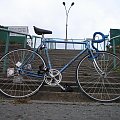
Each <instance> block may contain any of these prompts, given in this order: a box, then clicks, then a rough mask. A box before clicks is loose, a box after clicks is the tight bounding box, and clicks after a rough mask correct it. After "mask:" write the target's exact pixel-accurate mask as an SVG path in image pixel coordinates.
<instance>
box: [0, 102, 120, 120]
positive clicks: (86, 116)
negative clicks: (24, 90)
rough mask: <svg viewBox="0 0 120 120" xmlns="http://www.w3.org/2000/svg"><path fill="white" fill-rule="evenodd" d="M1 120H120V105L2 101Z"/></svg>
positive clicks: (0, 108)
mask: <svg viewBox="0 0 120 120" xmlns="http://www.w3.org/2000/svg"><path fill="white" fill-rule="evenodd" d="M0 120H120V103H63V102H59V103H57V102H56V103H54V102H47V101H45V102H43V101H30V102H28V103H14V102H12V101H4V102H3V101H2V102H0Z"/></svg>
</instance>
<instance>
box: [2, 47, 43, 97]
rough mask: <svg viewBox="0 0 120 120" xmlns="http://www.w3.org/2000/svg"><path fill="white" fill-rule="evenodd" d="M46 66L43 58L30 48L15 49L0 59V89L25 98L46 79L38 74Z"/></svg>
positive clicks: (8, 94) (10, 94)
mask: <svg viewBox="0 0 120 120" xmlns="http://www.w3.org/2000/svg"><path fill="white" fill-rule="evenodd" d="M40 65H42V66H43V67H45V62H44V60H43V58H42V57H41V56H40V55H39V54H37V53H36V52H34V51H31V50H28V49H18V50H13V51H11V52H9V53H7V54H6V55H4V56H3V57H2V58H1V59H0V91H1V92H2V93H4V94H5V95H7V96H10V97H15V98H23V97H28V96H30V95H33V94H34V93H35V92H37V91H38V90H39V88H40V87H41V86H42V84H43V81H44V75H43V74H38V71H39V67H40Z"/></svg>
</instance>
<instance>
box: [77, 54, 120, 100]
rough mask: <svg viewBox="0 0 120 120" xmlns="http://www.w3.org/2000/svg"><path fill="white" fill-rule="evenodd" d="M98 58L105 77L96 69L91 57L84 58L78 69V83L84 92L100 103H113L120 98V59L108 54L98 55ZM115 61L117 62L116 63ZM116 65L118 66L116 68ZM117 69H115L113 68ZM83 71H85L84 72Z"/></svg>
mask: <svg viewBox="0 0 120 120" xmlns="http://www.w3.org/2000/svg"><path fill="white" fill-rule="evenodd" d="M97 54H99V56H98V57H97V58H96V61H97V63H98V65H99V66H100V69H102V70H103V71H104V75H103V76H100V74H98V72H97V71H96V70H95V69H94V65H93V61H92V59H90V58H89V55H87V56H86V57H84V58H83V59H82V61H81V62H80V63H79V65H78V68H77V81H78V84H79V86H80V88H81V89H82V91H83V92H84V93H85V94H86V95H88V96H89V97H91V98H93V99H95V100H98V101H113V100H116V99H118V98H119V97H120V92H119V91H120V80H119V79H120V71H119V70H120V59H119V58H118V57H116V56H115V55H113V54H111V53H107V52H99V53H97ZM114 60H116V61H115V62H116V63H114ZM114 64H116V65H115V66H114ZM113 67H115V68H113ZM82 69H83V71H82Z"/></svg>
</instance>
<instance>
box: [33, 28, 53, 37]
mask: <svg viewBox="0 0 120 120" xmlns="http://www.w3.org/2000/svg"><path fill="white" fill-rule="evenodd" d="M33 27H34V31H35V33H36V34H37V35H43V34H52V31H49V30H44V29H40V28H37V27H35V26H33Z"/></svg>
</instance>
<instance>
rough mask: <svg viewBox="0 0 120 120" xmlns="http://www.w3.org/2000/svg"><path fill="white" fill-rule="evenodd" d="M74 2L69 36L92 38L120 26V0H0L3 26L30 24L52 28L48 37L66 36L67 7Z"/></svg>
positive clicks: (0, 22) (30, 27)
mask: <svg viewBox="0 0 120 120" xmlns="http://www.w3.org/2000/svg"><path fill="white" fill-rule="evenodd" d="M62 2H66V7H67V9H68V8H69V7H70V5H71V3H72V2H74V3H75V4H74V6H73V7H72V8H71V10H70V13H69V20H68V38H70V39H71V38H89V37H92V35H93V33H94V32H96V31H100V32H103V33H104V34H108V33H109V30H110V28H117V29H119V28H120V0H73V1H72V0H0V25H3V26H28V27H29V32H30V34H32V35H33V34H34V32H33V27H32V26H37V27H39V28H42V29H48V30H51V31H53V34H52V35H47V36H46V37H53V38H65V19H66V14H65V8H64V6H63V4H62Z"/></svg>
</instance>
